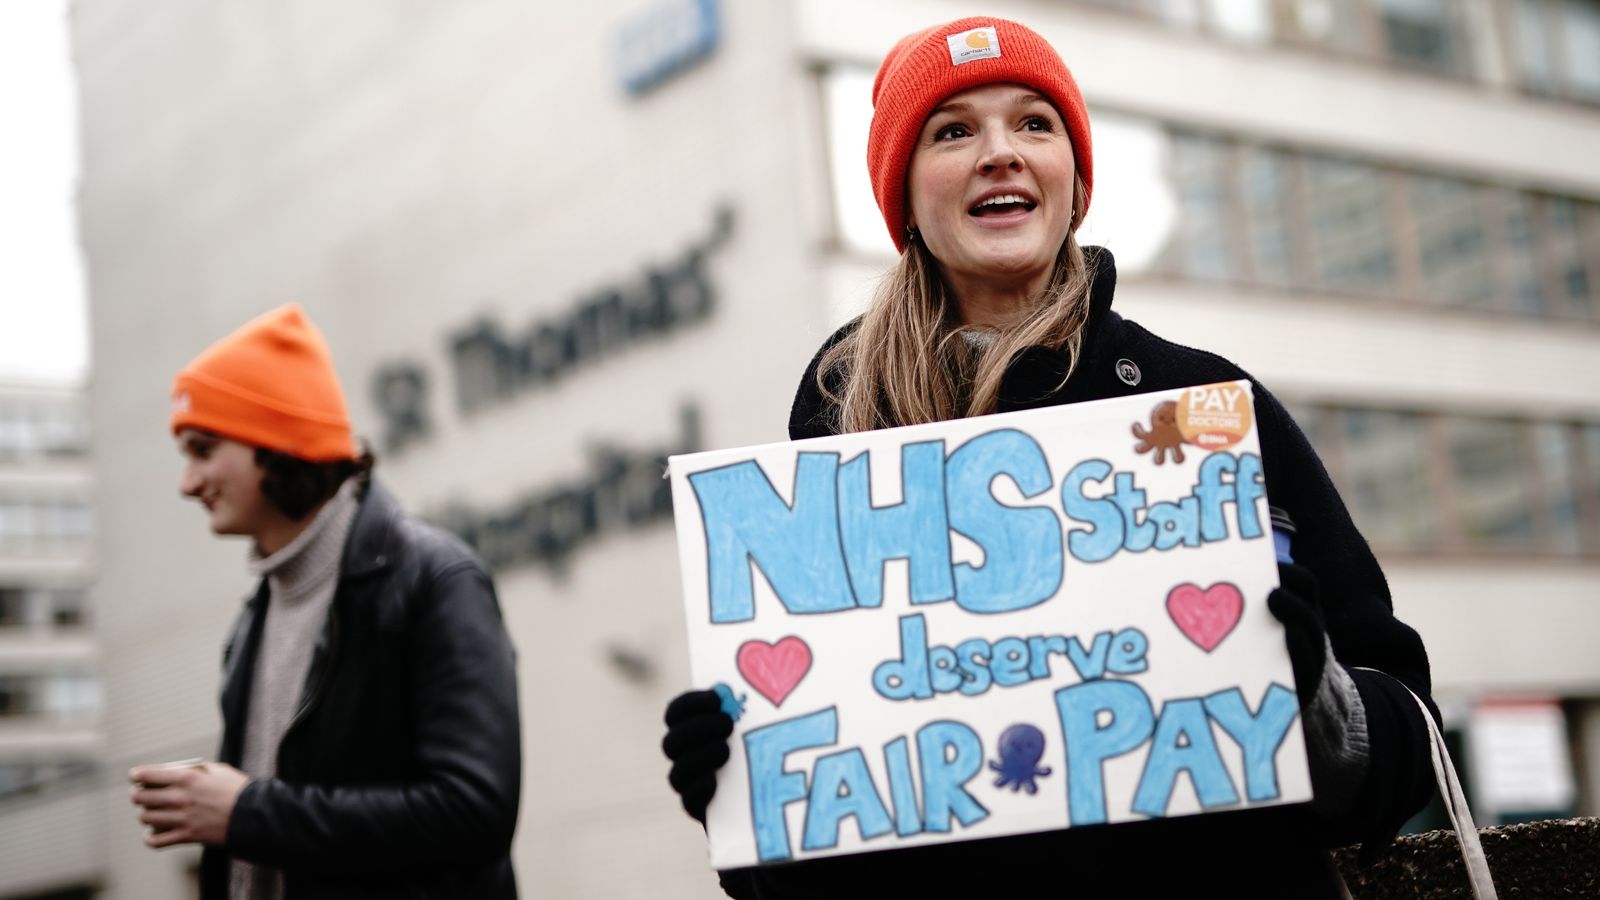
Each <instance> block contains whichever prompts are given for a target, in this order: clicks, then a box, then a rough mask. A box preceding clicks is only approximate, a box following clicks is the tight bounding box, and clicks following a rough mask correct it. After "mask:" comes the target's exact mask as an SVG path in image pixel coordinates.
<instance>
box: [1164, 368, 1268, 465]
mask: <svg viewBox="0 0 1600 900" xmlns="http://www.w3.org/2000/svg"><path fill="white" fill-rule="evenodd" d="M1176 412H1177V423H1176V424H1177V426H1178V431H1179V433H1181V434H1182V435H1183V442H1184V443H1186V444H1192V445H1194V446H1196V447H1199V448H1201V449H1202V450H1222V449H1225V448H1227V447H1232V446H1233V445H1234V444H1237V443H1239V442H1240V441H1242V440H1244V437H1245V435H1247V434H1249V433H1250V427H1251V425H1253V424H1254V423H1255V412H1254V410H1253V408H1252V407H1251V405H1250V392H1249V391H1248V390H1247V389H1246V388H1245V386H1244V385H1243V384H1241V383H1239V382H1235V381H1227V382H1223V383H1221V384H1207V385H1202V386H1200V387H1192V388H1189V389H1188V390H1186V391H1184V392H1183V397H1182V399H1180V400H1178V402H1177V410H1176Z"/></svg>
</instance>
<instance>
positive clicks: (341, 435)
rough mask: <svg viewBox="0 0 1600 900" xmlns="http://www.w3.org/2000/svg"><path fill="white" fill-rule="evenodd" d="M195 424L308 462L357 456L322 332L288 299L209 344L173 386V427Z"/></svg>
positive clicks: (179, 374) (175, 429)
mask: <svg viewBox="0 0 1600 900" xmlns="http://www.w3.org/2000/svg"><path fill="white" fill-rule="evenodd" d="M180 428H198V429H201V430H203V431H210V432H213V433H215V434H219V435H222V436H223V437H226V438H232V439H233V440H236V441H240V442H241V443H245V444H249V445H251V446H253V447H265V448H267V449H269V450H277V451H279V452H282V453H287V454H289V455H290V456H294V457H298V458H300V459H304V460H310V461H312V462H328V461H332V460H338V459H354V458H355V457H356V446H355V439H354V438H353V437H352V436H351V433H350V416H349V414H348V413H346V412H345V406H344V393H343V392H342V391H341V390H340V389H339V378H338V376H337V375H335V374H334V371H333V357H332V356H331V355H330V354H329V353H328V345H327V343H326V342H325V341H323V339H322V333H321V332H320V331H318V330H317V327H316V326H315V325H313V324H311V320H310V319H307V318H306V315H305V313H304V312H302V311H301V310H300V307H299V306H297V305H295V304H293V303H291V304H289V305H288V306H282V307H279V308H277V309H275V310H273V311H272V312H269V313H267V314H266V315H263V316H260V317H258V318H256V319H252V320H251V321H250V322H248V323H246V324H245V325H244V327H242V328H240V329H239V330H238V331H235V332H234V333H233V334H230V335H228V336H227V337H225V338H223V339H222V340H220V341H217V342H216V343H215V344H212V345H211V346H210V347H209V348H207V349H206V351H205V352H204V353H201V354H200V355H199V356H197V357H195V358H194V361H193V362H191V363H189V365H187V366H185V367H184V369H183V371H182V372H179V373H178V377H177V379H175V380H174V381H173V384H172V430H173V431H174V432H176V431H178V429H180Z"/></svg>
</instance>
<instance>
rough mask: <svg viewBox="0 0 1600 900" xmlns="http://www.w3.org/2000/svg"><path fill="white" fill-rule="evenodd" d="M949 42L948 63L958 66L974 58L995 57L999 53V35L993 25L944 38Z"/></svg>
mask: <svg viewBox="0 0 1600 900" xmlns="http://www.w3.org/2000/svg"><path fill="white" fill-rule="evenodd" d="M945 40H946V41H948V42H949V44H950V64H951V65H952V66H959V65H961V64H962V63H969V62H972V61H973V60H975V59H995V58H997V57H998V56H999V55H1000V35H999V34H998V33H996V32H995V30H994V27H993V26H990V27H988V28H974V29H972V30H971V31H963V32H961V33H960V34H952V35H950V36H949V37H947V38H945Z"/></svg>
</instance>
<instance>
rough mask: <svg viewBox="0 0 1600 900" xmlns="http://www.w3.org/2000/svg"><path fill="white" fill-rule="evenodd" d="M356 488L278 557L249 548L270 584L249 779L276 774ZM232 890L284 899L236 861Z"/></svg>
mask: <svg viewBox="0 0 1600 900" xmlns="http://www.w3.org/2000/svg"><path fill="white" fill-rule="evenodd" d="M359 487H360V486H359V484H358V483H357V481H356V479H351V480H349V481H346V482H345V483H344V485H343V486H342V487H340V488H339V491H338V493H336V494H334V496H333V498H332V499H330V500H329V501H328V502H327V503H325V504H323V507H322V509H321V510H319V511H318V512H317V515H316V518H314V519H312V520H311V524H310V525H307V526H306V529H305V530H304V531H302V532H300V534H299V535H297V536H296V537H295V539H294V540H293V541H290V542H289V543H288V544H287V545H286V546H284V547H283V549H281V550H279V551H278V552H276V553H274V554H272V555H271V556H267V557H262V556H261V555H260V554H259V553H258V552H257V551H256V550H255V549H253V548H252V550H251V551H250V562H249V567H250V571H251V573H252V574H254V575H257V576H260V577H264V578H266V579H267V593H268V600H267V615H266V621H265V623H264V624H263V626H262V631H261V648H260V650H259V652H258V653H257V656H256V668H255V672H254V675H253V677H252V679H251V682H250V685H251V686H250V702H249V707H248V708H249V713H248V716H247V718H246V721H245V730H244V754H243V759H242V761H241V762H242V765H241V768H242V769H243V770H244V773H245V774H246V775H249V776H251V778H271V777H273V776H275V775H276V774H277V771H278V744H279V743H280V742H281V741H282V740H283V735H284V732H285V731H287V730H288V728H289V723H290V722H291V721H293V719H294V712H295V710H296V709H297V708H298V707H299V705H300V695H301V692H302V690H303V689H304V687H305V681H306V673H307V671H308V670H309V669H310V667H311V651H312V648H313V647H315V646H316V643H317V636H318V635H319V634H320V633H321V631H322V627H323V623H324V622H326V621H327V618H328V607H329V604H330V603H331V602H332V600H333V592H334V588H335V587H337V586H338V583H339V559H340V556H341V555H342V554H343V552H344V545H345V539H346V538H347V537H349V534H350V526H351V524H352V523H353V522H354V521H355V514H356V509H357V508H358V507H359V505H360V504H359V502H358V499H357V496H356V495H357V492H358V490H359ZM228 893H229V896H230V897H232V898H233V900H278V898H281V897H282V896H283V877H282V873H281V872H279V870H277V869H273V868H269V867H266V866H257V865H253V864H251V863H248V862H244V861H243V860H239V859H235V860H234V862H233V870H232V872H231V874H230V888H229V891H228Z"/></svg>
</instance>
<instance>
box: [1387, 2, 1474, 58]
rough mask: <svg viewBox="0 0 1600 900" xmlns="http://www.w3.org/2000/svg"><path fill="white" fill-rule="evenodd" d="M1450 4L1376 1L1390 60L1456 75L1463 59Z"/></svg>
mask: <svg viewBox="0 0 1600 900" xmlns="http://www.w3.org/2000/svg"><path fill="white" fill-rule="evenodd" d="M1451 7H1452V2H1451V0H1379V3H1378V11H1379V15H1380V17H1381V18H1382V20H1383V37H1384V47H1385V49H1387V50H1388V53H1389V56H1390V58H1392V59H1394V60H1396V61H1398V62H1405V63H1413V64H1416V65H1421V66H1426V67H1428V68H1431V69H1438V70H1441V71H1446V72H1450V71H1455V70H1456V69H1458V68H1459V67H1460V60H1461V59H1462V57H1463V54H1462V52H1461V47H1460V43H1461V38H1460V36H1459V34H1458V32H1457V29H1456V23H1455V21H1454V11H1453V10H1452V8H1451Z"/></svg>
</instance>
